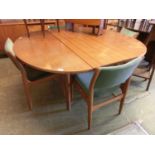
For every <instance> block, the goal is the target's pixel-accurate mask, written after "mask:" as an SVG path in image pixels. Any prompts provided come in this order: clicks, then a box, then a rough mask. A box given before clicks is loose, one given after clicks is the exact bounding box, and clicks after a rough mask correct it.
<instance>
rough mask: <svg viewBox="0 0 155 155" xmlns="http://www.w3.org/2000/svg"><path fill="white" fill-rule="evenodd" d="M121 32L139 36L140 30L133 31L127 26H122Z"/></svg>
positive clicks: (135, 36)
mask: <svg viewBox="0 0 155 155" xmlns="http://www.w3.org/2000/svg"><path fill="white" fill-rule="evenodd" d="M120 33H121V34H124V35H126V36H129V37H133V38H137V37H138V35H139V32H134V31H131V30H129V29H127V28H125V27H122V29H121V31H120Z"/></svg>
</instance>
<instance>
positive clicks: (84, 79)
mask: <svg viewBox="0 0 155 155" xmlns="http://www.w3.org/2000/svg"><path fill="white" fill-rule="evenodd" d="M93 75H94V72H93V71H89V72H85V73H79V74H76V75H75V80H76V81H77V82H78V83H79V84H80V86H81V87H82V88H83V89H84V90H85V92H86V93H89V86H90V83H91V80H92V78H93Z"/></svg>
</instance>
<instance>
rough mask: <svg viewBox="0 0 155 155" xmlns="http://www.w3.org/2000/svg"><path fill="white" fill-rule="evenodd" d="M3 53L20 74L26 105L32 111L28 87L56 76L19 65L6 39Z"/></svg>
mask: <svg viewBox="0 0 155 155" xmlns="http://www.w3.org/2000/svg"><path fill="white" fill-rule="evenodd" d="M5 52H6V54H7V56H8V57H9V58H10V59H11V60H12V62H13V63H14V64H15V66H16V67H17V68H18V70H19V71H20V72H21V76H22V80H23V85H24V90H25V94H26V97H27V104H28V107H29V109H30V110H32V99H31V96H30V87H31V86H32V85H35V84H38V83H40V82H44V81H46V80H51V79H54V78H57V77H58V75H57V74H52V73H47V72H42V71H39V70H36V69H33V68H31V67H29V66H27V65H25V64H23V63H21V62H20V61H19V60H18V59H17V57H16V55H15V52H14V51H13V42H12V40H11V39H9V38H8V39H7V40H6V43H5Z"/></svg>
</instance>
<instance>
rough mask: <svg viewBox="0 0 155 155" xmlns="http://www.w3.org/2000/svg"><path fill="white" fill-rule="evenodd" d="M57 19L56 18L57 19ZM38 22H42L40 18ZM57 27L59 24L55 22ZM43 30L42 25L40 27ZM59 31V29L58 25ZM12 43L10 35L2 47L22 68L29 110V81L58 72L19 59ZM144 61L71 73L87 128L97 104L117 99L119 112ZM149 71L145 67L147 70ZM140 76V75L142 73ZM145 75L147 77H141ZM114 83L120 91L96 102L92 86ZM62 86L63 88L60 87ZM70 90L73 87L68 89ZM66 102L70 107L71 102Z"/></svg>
mask: <svg viewBox="0 0 155 155" xmlns="http://www.w3.org/2000/svg"><path fill="white" fill-rule="evenodd" d="M57 22H58V21H57ZM40 23H41V25H43V23H45V22H44V21H41V20H40ZM25 25H26V29H28V24H27V23H26V21H25ZM57 25H58V27H59V24H58V23H57ZM42 30H44V28H42ZM58 31H60V29H59V28H58ZM27 33H28V37H30V33H29V32H28V31H27ZM120 33H121V34H122V35H127V36H130V37H135V38H136V37H137V35H138V34H137V33H136V32H132V31H130V30H127V29H125V28H123V29H122V30H121V31H120ZM43 36H44V37H45V33H44V32H43ZM13 46H14V43H13V42H12V40H11V39H10V38H8V39H7V40H6V43H5V51H6V54H7V55H8V57H9V58H10V59H11V60H12V62H13V63H14V64H15V66H16V67H17V68H18V69H19V71H20V72H21V77H22V80H23V85H24V90H25V94H26V97H27V104H28V107H29V109H30V110H32V99H31V95H30V87H31V85H35V84H37V83H40V82H44V81H46V80H52V79H55V78H60V79H61V76H59V75H58V74H55V73H48V72H44V71H40V70H38V69H36V68H32V67H31V66H29V65H26V64H24V63H23V62H21V61H20V60H19V59H18V58H17V57H16V54H15V52H14V51H13ZM142 62H143V63H144V57H143V56H140V57H138V58H135V59H132V60H130V61H127V62H124V63H122V64H118V65H114V66H107V67H99V68H96V69H94V70H92V71H88V72H84V73H77V74H75V75H73V76H72V82H71V88H73V86H75V88H76V89H77V90H78V91H79V92H80V94H81V96H82V97H83V98H84V99H85V101H86V103H87V110H88V129H91V126H92V114H93V112H94V111H96V110H98V109H99V108H101V107H103V106H106V105H108V104H109V103H112V102H114V101H120V103H119V111H118V114H121V111H122V109H123V105H124V101H125V97H126V95H127V90H128V87H129V85H130V81H131V77H132V75H135V76H138V74H136V69H137V68H139V67H140V66H141V65H140V64H141V63H142ZM154 64H155V63H154V62H153V61H151V62H150V63H149V64H147V66H149V72H150V71H151V70H153V71H152V72H151V77H150V78H149V84H148V86H147V90H148V89H149V85H150V82H151V80H152V76H153V73H154V68H155V67H154V66H155V65H154ZM147 71H148V70H147ZM141 77H142V76H141ZM144 78H145V79H147V78H146V77H144ZM114 87H117V88H119V89H120V90H121V93H120V94H118V95H114V94H113V95H112V97H111V98H110V99H108V100H106V101H104V102H101V103H97V104H94V103H95V99H94V92H95V90H96V89H97V90H100V91H101V92H103V93H104V92H105V91H108V90H109V89H111V88H114ZM63 89H64V90H65V88H63ZM71 91H73V90H72V89H71ZM66 105H67V109H68V106H70V107H71V105H68V104H66Z"/></svg>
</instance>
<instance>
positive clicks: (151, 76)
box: [146, 66, 155, 91]
mask: <svg viewBox="0 0 155 155" xmlns="http://www.w3.org/2000/svg"><path fill="white" fill-rule="evenodd" d="M154 70H155V66H153V68H152V71H151V75H150V78H149V81H148V84H147V87H146V91H148V90H149V87H150V84H151V81H152V78H153V75H154Z"/></svg>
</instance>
